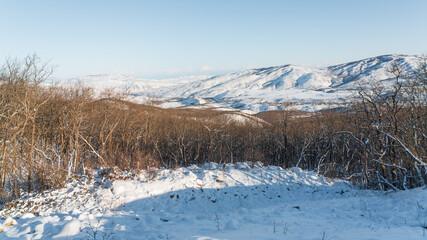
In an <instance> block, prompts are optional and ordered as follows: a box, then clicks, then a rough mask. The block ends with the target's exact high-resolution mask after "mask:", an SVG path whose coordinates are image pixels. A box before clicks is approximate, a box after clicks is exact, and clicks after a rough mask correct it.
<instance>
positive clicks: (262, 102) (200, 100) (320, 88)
mask: <svg viewBox="0 0 427 240" xmlns="http://www.w3.org/2000/svg"><path fill="white" fill-rule="evenodd" d="M419 60H420V57H418V56H408V55H384V56H377V57H372V58H367V59H362V60H359V61H355V62H350V63H344V64H339V65H335V66H329V67H325V68H321V69H318V68H309V67H302V66H296V65H290V64H288V65H282V66H275V67H267V68H258V69H250V70H245V71H241V72H235V73H228V74H223V75H218V76H205V75H202V76H188V77H180V78H175V79H162V80H152V79H140V78H134V77H129V76H125V75H92V76H86V77H80V78H75V79H71V80H70V83H76V82H82V83H83V84H85V85H88V86H92V87H94V88H95V89H98V91H99V92H100V91H101V89H105V88H113V89H115V90H116V91H119V92H126V93H127V94H129V95H130V96H131V98H130V100H132V101H135V102H139V103H144V101H147V100H149V99H153V100H156V101H157V102H164V103H160V104H159V106H160V107H166V108H170V107H182V106H197V105H205V104H206V102H207V101H213V102H215V103H216V104H219V105H220V107H223V108H233V109H239V110H250V111H253V112H262V111H267V110H277V109H281V108H282V105H283V102H297V103H300V105H302V106H301V107H300V108H296V107H298V105H294V107H295V108H294V109H295V110H307V111H317V110H321V109H322V108H327V107H328V106H329V105H330V104H331V103H333V104H335V105H336V104H338V103H341V101H342V99H345V98H350V97H351V92H352V91H354V89H357V88H358V87H359V86H364V85H366V84H369V83H373V82H380V81H382V82H385V84H386V85H387V81H390V80H391V79H393V77H394V76H393V74H391V73H390V72H389V69H390V68H391V66H392V64H393V63H394V62H399V63H401V64H402V65H403V66H405V67H406V69H405V71H404V73H406V72H408V71H412V70H414V69H416V68H417V66H418V63H419ZM316 103H322V104H320V105H317V106H316ZM341 104H343V103H341Z"/></svg>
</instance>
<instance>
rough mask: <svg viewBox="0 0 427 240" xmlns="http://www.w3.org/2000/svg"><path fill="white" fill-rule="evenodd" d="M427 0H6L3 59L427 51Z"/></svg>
mask: <svg viewBox="0 0 427 240" xmlns="http://www.w3.org/2000/svg"><path fill="white" fill-rule="evenodd" d="M426 13H427V1H426V0H401V1H396V0H322V1H320V0H298V1H297V0H294V1H286V0H281V1H279V0H264V1H263V0H257V1H255V0H215V1H213V0H211V1H208V0H169V1H167V0H151V1H143V0H141V1H130V0H121V1H119V0H116V1H110V0H102V1H101V0H73V1H65V0H50V1H48V0H38V1H33V0H27V1H23V0H0V23H1V24H0V60H1V61H2V62H1V63H3V62H4V61H5V60H6V59H8V58H23V57H25V56H27V55H32V54H37V55H38V56H39V57H40V58H41V59H42V60H44V61H45V62H49V63H50V64H51V65H54V66H55V74H54V77H55V78H58V79H67V78H71V77H78V76H83V75H92V74H126V75H130V76H135V77H145V78H168V77H178V76H185V75H203V74H206V75H214V74H220V73H226V72H232V71H239V70H243V69H248V68H256V67H267V66H274V65H283V64H297V65H303V66H310V67H321V66H326V65H331V64H337V63H344V62H348V61H352V60H359V59H363V58H367V57H373V56H378V55H383V54H410V55H413V54H415V55H421V54H426V53H427V27H426V26H427V14H426Z"/></svg>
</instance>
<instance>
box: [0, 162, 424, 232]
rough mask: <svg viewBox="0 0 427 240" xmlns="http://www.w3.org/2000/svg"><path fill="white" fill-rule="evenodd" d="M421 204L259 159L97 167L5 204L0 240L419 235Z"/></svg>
mask: <svg viewBox="0 0 427 240" xmlns="http://www.w3.org/2000/svg"><path fill="white" fill-rule="evenodd" d="M426 203H427V189H426V188H424V189H422V188H419V189H413V190H409V191H400V192H375V191H368V190H360V189H357V188H356V187H355V186H352V185H350V184H348V183H346V182H343V181H337V180H331V179H327V178H324V177H321V176H318V175H317V174H316V173H314V172H309V171H303V170H301V169H299V168H292V169H289V170H284V169H282V168H280V167H273V166H268V167H263V166H261V165H260V164H259V163H256V164H254V165H253V166H251V164H250V163H237V164H228V165H226V167H223V166H222V165H217V164H213V163H212V164H205V165H203V166H190V167H187V168H179V169H176V170H161V171H158V172H154V171H151V172H142V173H141V174H127V173H123V174H120V175H109V174H108V172H107V171H97V172H96V173H95V174H94V176H93V177H92V178H84V179H81V180H79V181H73V182H70V183H69V184H68V185H67V186H66V187H65V188H63V189H60V190H56V191H51V192H46V193H44V194H41V195H37V196H31V197H27V198H25V199H22V200H21V201H19V202H17V203H16V204H11V205H10V206H6V207H4V208H3V209H2V210H1V211H0V216H2V217H6V219H4V220H3V221H2V222H0V229H2V230H3V232H0V239H126V240H132V239H200V240H206V239H424V238H425V236H423V227H425V226H426V224H427V205H426ZM29 212H32V213H29ZM0 231H1V230H0ZM94 235H96V236H94Z"/></svg>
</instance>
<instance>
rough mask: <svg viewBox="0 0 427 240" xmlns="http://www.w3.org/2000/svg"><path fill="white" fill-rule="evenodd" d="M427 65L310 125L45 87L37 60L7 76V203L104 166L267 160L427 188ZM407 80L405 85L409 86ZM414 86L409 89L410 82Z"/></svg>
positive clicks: (367, 182)
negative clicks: (242, 118) (233, 118)
mask: <svg viewBox="0 0 427 240" xmlns="http://www.w3.org/2000/svg"><path fill="white" fill-rule="evenodd" d="M425 67H426V65H425V63H424V64H421V67H420V68H419V69H418V71H417V72H414V73H413V74H412V75H410V76H402V74H401V73H402V71H401V66H399V65H396V66H395V68H394V69H391V71H392V72H393V73H395V84H394V85H393V87H392V88H391V89H390V88H388V89H386V88H384V87H382V86H372V87H370V88H368V89H365V88H363V89H362V88H361V89H360V91H359V92H358V93H357V96H358V98H359V100H360V101H357V102H356V103H355V104H354V105H353V107H352V108H351V109H350V110H348V111H344V112H343V111H341V112H334V111H326V112H324V113H322V114H310V115H309V116H306V117H301V116H300V113H299V114H295V113H294V112H292V111H282V112H270V113H262V114H260V116H261V115H262V118H263V119H264V121H247V122H236V121H230V119H229V118H227V117H226V116H227V115H228V116H229V115H230V113H227V114H226V113H223V112H219V111H210V110H188V109H187V110H182V109H181V110H177V109H160V108H156V107H152V106H145V105H139V104H135V103H130V102H127V101H125V100H124V99H122V98H121V97H120V95H115V94H112V93H109V92H105V93H104V94H102V95H101V97H97V98H95V97H94V93H93V90H91V89H89V88H85V87H82V86H74V87H58V86H49V87H48V86H43V87H42V86H40V82H41V81H43V80H45V79H47V78H48V77H49V75H50V73H51V69H49V68H48V67H47V66H46V65H43V64H40V62H39V60H38V58H37V57H29V58H27V59H25V60H24V62H22V61H21V62H19V61H8V62H7V63H6V64H5V66H4V67H3V69H2V71H1V73H0V201H5V200H7V199H12V198H15V197H18V196H20V195H21V194H22V193H23V192H31V191H39V190H44V189H50V188H57V187H60V186H62V185H63V184H64V183H65V182H66V180H67V179H68V178H72V177H74V176H75V175H76V174H85V173H86V171H87V170H88V169H92V168H97V167H118V168H120V169H123V170H134V169H150V168H153V167H164V168H174V167H179V166H186V165H189V164H199V163H205V162H219V163H229V162H238V161H262V162H264V163H265V164H274V165H278V166H282V167H285V168H288V167H293V166H298V167H301V168H303V169H309V170H316V171H318V172H319V173H321V174H324V175H327V176H330V177H338V178H343V179H347V180H350V181H353V182H355V183H358V184H360V185H361V186H362V187H368V188H373V189H406V188H412V187H417V186H422V185H425V184H426V182H427V172H426V171H427V166H426V156H427V137H426V134H427V124H426V119H427V115H426V114H427V112H426V111H427V109H426V99H427V98H426V96H427V93H426V79H427V72H426V68H425ZM403 78H405V79H403ZM403 80H405V81H403Z"/></svg>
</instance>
